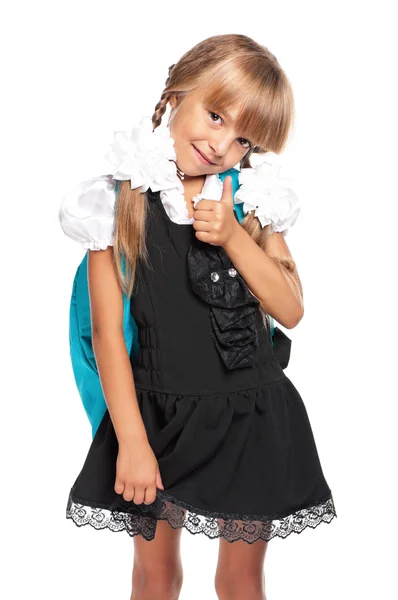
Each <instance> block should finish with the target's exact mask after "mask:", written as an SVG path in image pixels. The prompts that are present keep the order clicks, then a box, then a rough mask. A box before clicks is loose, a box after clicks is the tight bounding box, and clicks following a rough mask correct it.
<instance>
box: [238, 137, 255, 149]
mask: <svg viewBox="0 0 398 600" xmlns="http://www.w3.org/2000/svg"><path fill="white" fill-rule="evenodd" d="M238 139H239V140H243V141H244V142H246V143H247V144H249V145H248V146H244V148H246V150H248V149H249V148H251V147H252V145H251V143H250V142H249V140H245V138H238Z"/></svg>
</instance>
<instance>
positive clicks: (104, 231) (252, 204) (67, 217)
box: [58, 164, 300, 250]
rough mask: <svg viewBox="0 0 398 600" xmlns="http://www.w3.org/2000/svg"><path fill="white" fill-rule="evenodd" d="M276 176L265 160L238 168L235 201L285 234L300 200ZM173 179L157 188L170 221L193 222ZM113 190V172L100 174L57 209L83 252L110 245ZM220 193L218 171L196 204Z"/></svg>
mask: <svg viewBox="0 0 398 600" xmlns="http://www.w3.org/2000/svg"><path fill="white" fill-rule="evenodd" d="M278 175H279V171H278V170H275V168H274V167H271V166H270V165H266V164H264V165H262V166H259V167H256V168H254V169H242V170H241V171H240V173H239V182H240V187H239V189H238V190H237V191H236V193H235V195H234V201H235V202H236V203H238V202H243V212H244V214H247V213H248V212H251V211H254V214H255V216H256V217H257V218H258V219H259V220H260V222H261V225H262V227H264V226H265V225H267V224H271V228H270V229H271V231H279V232H282V233H283V235H286V234H287V231H288V229H289V228H290V227H291V226H292V225H293V224H294V223H295V221H296V219H297V217H298V215H299V212H300V204H299V201H298V198H297V196H296V194H295V193H294V191H293V190H292V189H291V186H290V180H283V179H281V178H279V176H278ZM176 179H177V184H176V187H172V188H170V189H164V190H160V199H161V201H162V203H163V206H164V208H165V211H166V213H167V215H168V216H169V218H170V219H171V220H172V221H173V222H174V223H178V224H187V223H193V222H194V218H193V217H189V216H188V209H187V205H186V202H185V199H184V186H183V184H182V182H181V181H180V179H179V178H176ZM115 189H116V180H115V179H114V178H113V175H100V176H99V177H92V178H91V179H87V180H85V181H82V182H81V183H79V184H77V185H76V186H74V187H72V188H71V189H70V190H69V191H68V192H67V193H66V194H65V195H64V197H63V198H62V201H61V205H60V209H59V213H58V218H59V221H60V223H61V227H62V230H63V231H64V233H65V234H66V235H67V236H69V237H70V238H72V239H73V240H75V241H77V242H79V243H80V244H81V245H82V246H83V248H85V249H86V250H105V249H106V248H107V247H108V246H113V244H114V233H115V202H116V191H115ZM222 193H223V182H222V181H221V179H220V178H219V176H218V174H214V175H209V174H208V175H207V176H206V179H205V182H204V185H203V188H202V191H201V192H200V193H199V194H197V195H196V196H194V198H193V204H194V207H195V208H196V203H197V202H198V201H199V200H200V199H201V198H211V199H212V200H220V199H221V197H222Z"/></svg>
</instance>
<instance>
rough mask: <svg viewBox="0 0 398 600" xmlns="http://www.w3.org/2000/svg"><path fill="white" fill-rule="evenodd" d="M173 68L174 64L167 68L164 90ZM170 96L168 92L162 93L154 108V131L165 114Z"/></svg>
mask: <svg viewBox="0 0 398 600" xmlns="http://www.w3.org/2000/svg"><path fill="white" fill-rule="evenodd" d="M174 66H175V64H173V65H171V66H170V67H169V75H168V77H167V79H166V81H165V86H166V88H167V86H168V84H169V81H170V74H171V71H172V69H173V67H174ZM170 96H171V93H170V92H169V91H163V92H162V95H161V97H160V100H159V102H158V103H157V105H156V106H155V112H154V113H153V115H152V123H153V128H154V129H156V127H159V125H160V123H161V122H162V117H163V115H164V113H165V112H166V109H167V103H168V101H169V98H170Z"/></svg>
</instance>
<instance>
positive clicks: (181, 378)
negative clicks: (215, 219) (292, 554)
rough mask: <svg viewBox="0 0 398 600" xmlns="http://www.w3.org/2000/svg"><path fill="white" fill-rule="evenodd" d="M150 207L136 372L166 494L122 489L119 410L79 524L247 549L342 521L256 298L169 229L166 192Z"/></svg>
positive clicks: (92, 465)
mask: <svg viewBox="0 0 398 600" xmlns="http://www.w3.org/2000/svg"><path fill="white" fill-rule="evenodd" d="M148 199H149V209H150V210H149V215H148V229H147V247H148V251H149V256H150V267H143V266H140V267H139V269H138V271H137V277H136V283H135V286H134V293H133V296H132V300H131V313H132V315H133V316H134V319H135V321H136V323H137V326H138V333H139V344H140V350H139V354H138V360H135V361H133V360H132V368H133V374H134V382H135V388H136V393H137V400H138V404H139V407H140V411H141V415H142V419H143V422H144V425H145V428H146V432H147V436H148V441H149V443H150V446H151V448H152V450H153V452H154V454H155V456H156V458H157V460H158V464H159V470H160V473H161V478H162V482H163V485H164V490H160V489H157V491H156V499H155V501H154V502H153V503H152V504H149V505H146V504H135V503H134V502H133V501H126V500H124V499H123V496H122V495H121V494H117V493H116V492H115V490H114V485H115V478H116V460H117V455H118V441H117V437H116V434H115V431H114V428H113V424H112V421H111V419H110V415H109V412H108V411H106V413H105V415H104V417H103V419H102V422H101V424H100V426H99V428H98V430H97V432H96V434H95V437H94V439H93V440H92V443H91V446H90V448H89V450H88V454H87V457H86V460H85V462H84V464H83V467H82V469H81V471H80V473H79V475H78V477H77V478H76V480H75V482H74V484H73V486H72V488H71V491H70V494H69V497H68V502H67V510H66V516H67V518H70V519H72V520H73V522H74V523H76V524H77V525H79V526H81V525H86V524H89V525H91V526H93V527H95V528H96V529H104V528H108V529H110V530H112V531H122V530H123V531H126V532H127V533H128V534H129V535H131V536H135V535H141V536H143V537H144V538H145V539H147V540H151V539H153V538H154V536H155V532H156V524H157V522H158V521H159V520H167V521H168V523H169V524H170V526H171V527H174V528H179V527H184V528H185V529H187V530H188V531H189V532H191V533H193V534H196V533H204V534H205V535H206V536H207V537H208V538H210V539H215V538H219V537H222V538H224V539H226V540H227V541H229V542H234V541H237V540H244V541H245V542H247V543H253V542H255V541H257V540H264V541H269V540H270V539H272V538H274V537H280V538H286V537H287V536H288V535H289V534H290V533H292V532H296V533H300V532H301V531H303V530H304V529H305V528H307V527H311V528H314V527H316V526H317V525H319V524H320V523H330V521H331V520H332V519H333V518H334V517H336V516H337V515H336V510H335V506H334V502H333V498H332V493H331V490H330V488H329V486H328V484H327V482H326V480H325V477H324V474H323V471H322V468H321V464H320V460H319V456H318V452H317V448H316V444H315V440H314V436H313V432H312V430H311V425H310V422H309V418H308V414H307V411H306V408H305V406H304V403H303V400H302V398H301V396H300V394H299V392H298V391H297V390H296V388H295V387H294V385H293V383H292V382H291V381H290V379H289V378H288V377H287V376H286V374H285V373H284V370H283V366H285V365H283V364H282V361H281V357H280V356H278V353H277V352H276V349H275V348H274V347H273V345H272V342H271V339H270V332H269V330H268V328H267V327H266V324H265V322H264V320H263V317H262V314H261V312H260V310H259V308H258V306H256V302H255V300H254V297H253V296H252V295H251V294H250V293H248V290H247V288H246V286H245V284H244V281H243V279H242V278H241V277H240V275H239V273H236V271H235V270H234V269H233V268H232V270H231V267H233V265H231V264H228V261H227V259H226V256H225V255H223V254H222V253H220V252H219V251H216V250H214V254H213V256H212V257H211V256H210V257H209V256H208V252H207V250H206V251H204V246H203V245H201V244H200V243H198V241H197V239H196V237H195V230H194V229H193V227H192V225H189V224H188V225H180V224H176V223H174V222H172V221H171V220H170V219H169V217H168V216H167V214H166V212H165V209H164V207H163V205H162V203H161V201H160V193H159V192H157V193H152V192H151V191H150V190H149V193H148ZM206 246H208V245H206ZM213 248H214V247H213ZM218 250H219V249H218ZM206 261H207V264H208V272H207V271H206ZM217 261H219V262H218V263H217ZM214 273H216V275H214Z"/></svg>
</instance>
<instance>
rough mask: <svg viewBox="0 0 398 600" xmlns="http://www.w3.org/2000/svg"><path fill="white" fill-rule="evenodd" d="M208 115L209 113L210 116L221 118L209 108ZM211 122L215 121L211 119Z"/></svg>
mask: <svg viewBox="0 0 398 600" xmlns="http://www.w3.org/2000/svg"><path fill="white" fill-rule="evenodd" d="M209 115H210V117H212V115H215V116H216V117H218V118H219V119H221V117H220V116H219V115H218V114H217V113H215V112H212V111H211V110H209ZM216 120H217V119H216ZM221 120H222V119H221ZM212 121H213V119H212ZM213 123H215V121H213Z"/></svg>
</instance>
